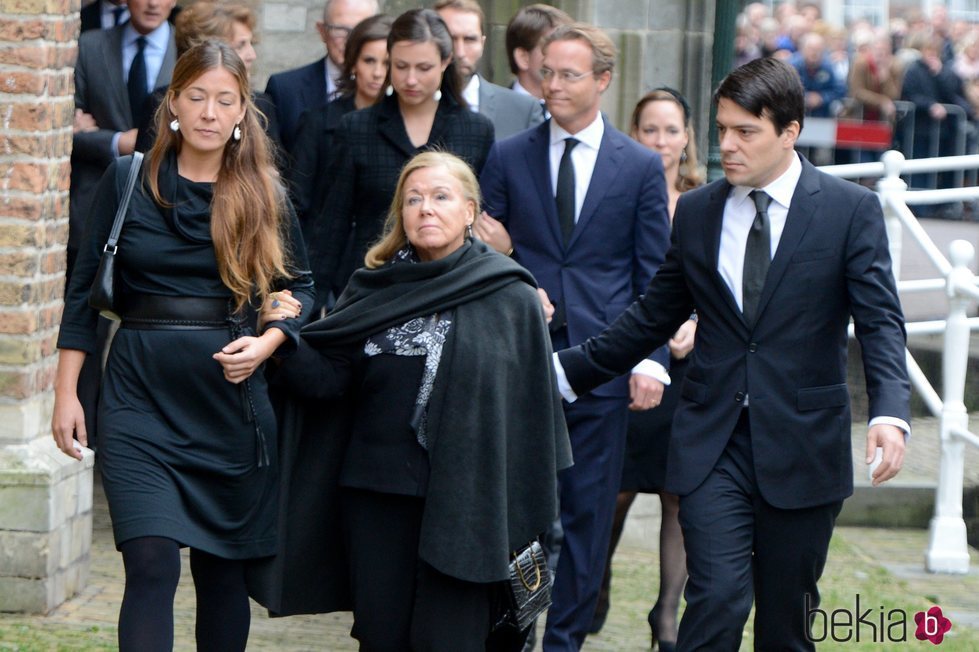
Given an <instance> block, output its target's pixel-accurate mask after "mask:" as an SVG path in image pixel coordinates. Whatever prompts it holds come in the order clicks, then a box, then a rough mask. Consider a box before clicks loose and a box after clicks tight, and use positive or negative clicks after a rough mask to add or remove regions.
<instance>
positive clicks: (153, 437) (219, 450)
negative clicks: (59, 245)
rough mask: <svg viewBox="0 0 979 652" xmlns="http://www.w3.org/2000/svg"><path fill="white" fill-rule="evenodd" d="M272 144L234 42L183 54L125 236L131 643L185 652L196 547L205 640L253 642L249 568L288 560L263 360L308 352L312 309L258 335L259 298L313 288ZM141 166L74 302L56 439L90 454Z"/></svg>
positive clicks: (125, 501) (116, 443)
mask: <svg viewBox="0 0 979 652" xmlns="http://www.w3.org/2000/svg"><path fill="white" fill-rule="evenodd" d="M269 148H270V145H269V142H268V139H267V137H266V135H265V133H264V130H263V129H262V127H261V125H260V124H259V122H258V119H257V112H256V110H255V106H254V104H253V103H252V101H251V93H250V91H249V85H248V75H247V72H246V69H245V65H244V64H243V63H242V60H241V59H240V58H239V57H238V55H237V54H236V53H235V52H234V50H232V49H231V47H229V46H228V45H226V44H224V43H219V42H216V41H207V42H205V43H202V44H200V45H197V46H195V47H193V48H191V49H190V50H188V51H187V52H186V53H185V54H184V55H183V56H181V58H180V59H179V60H178V61H177V65H176V68H175V69H174V73H173V79H172V81H171V84H170V87H169V89H168V90H167V94H166V98H165V102H164V106H163V107H162V108H161V110H160V111H159V112H158V118H157V137H156V141H155V143H154V145H153V148H152V150H151V151H150V153H149V155H148V156H147V161H146V163H145V164H144V166H143V169H142V170H141V177H140V183H139V184H138V185H137V187H136V190H135V192H134V193H133V196H132V199H131V202H130V204H129V209H128V211H127V214H126V219H125V223H124V225H123V228H122V235H121V237H120V239H119V245H118V255H117V265H116V277H115V293H116V303H117V305H116V307H117V308H118V312H119V314H120V316H121V319H122V321H121V324H120V328H119V331H118V333H117V334H116V336H115V339H114V341H113V344H112V348H111V352H110V354H109V358H108V363H107V366H106V371H105V375H104V378H103V386H102V401H101V403H100V406H99V421H98V423H99V424H100V431H99V438H100V448H99V456H100V462H101V470H102V481H103V485H104V487H105V492H106V497H107V498H108V502H109V512H110V516H111V518H112V527H113V534H114V537H115V541H116V546H117V547H118V549H119V550H120V551H121V552H122V558H123V563H124V565H125V572H126V589H125V594H124V596H123V600H122V605H121V608H120V614H119V647H120V649H121V650H140V651H144V650H170V649H172V647H173V596H174V592H175V590H176V587H177V582H178V580H179V577H180V548H181V547H190V549H191V552H190V565H191V572H192V574H193V578H194V585H195V588H196V592H197V629H196V633H197V645H198V649H208V650H210V649H216V650H217V649H219V650H243V649H244V648H245V642H246V641H247V638H248V628H249V621H250V612H249V603H248V594H247V590H246V587H245V569H244V562H245V560H248V559H252V558H256V557H262V556H267V555H270V554H272V553H273V552H274V548H275V512H274V510H275V506H276V502H277V500H276V492H277V485H276V472H275V468H276V465H275V454H276V422H275V418H274V415H273V412H272V407H271V404H270V401H269V397H268V392H267V387H266V385H265V380H264V377H263V374H262V373H260V370H261V367H262V365H263V363H264V362H265V360H267V359H268V358H269V357H270V356H272V355H273V354H274V353H276V352H277V351H280V350H283V349H286V348H287V347H294V346H295V342H296V341H297V339H298V331H299V327H300V326H301V325H302V322H303V319H302V318H300V319H295V320H288V321H282V322H276V323H273V324H271V325H269V327H268V328H265V329H263V331H262V332H261V334H255V331H254V329H253V327H252V324H254V310H253V306H259V305H261V304H262V302H264V301H266V299H268V297H269V296H271V295H273V294H274V292H275V291H276V290H279V289H288V290H290V291H291V292H292V295H293V297H295V298H297V299H298V300H299V301H300V302H302V303H305V304H307V305H309V304H311V303H312V300H313V295H312V282H311V280H310V275H309V273H308V272H306V271H303V270H305V269H306V268H307V264H306V259H305V254H304V248H303V244H302V236H301V235H300V231H299V225H298V222H297V220H296V219H295V216H294V214H293V212H292V209H291V207H290V206H289V203H288V199H287V198H286V193H285V190H284V188H283V186H282V183H281V182H280V180H279V177H278V173H277V172H276V169H275V166H274V164H273V162H272V157H271V154H270V151H269ZM131 165H132V161H131V159H128V158H123V159H120V160H119V161H117V162H115V163H113V164H112V165H111V166H110V167H109V169H108V170H107V171H106V173H105V176H104V177H103V178H102V181H101V183H100V185H99V188H98V190H97V195H96V201H95V203H94V205H93V208H92V212H91V215H90V216H89V231H88V238H87V242H86V243H85V246H84V248H83V249H82V250H81V252H80V255H79V259H78V263H77V265H76V268H75V272H74V274H73V275H72V278H71V283H70V285H69V287H68V290H67V294H66V297H65V312H64V317H63V320H62V324H61V332H60V334H59V337H58V347H59V349H60V351H59V358H58V371H57V377H56V380H55V405H54V416H53V419H52V433H53V435H54V439H55V441H56V443H57V445H58V447H59V448H60V449H61V450H62V451H63V452H64V453H66V454H68V455H71V456H73V457H75V458H78V459H80V458H81V452H80V448H79V444H80V445H81V446H84V445H86V443H87V433H86V432H85V426H84V424H85V421H84V415H83V412H82V408H81V405H80V404H79V402H78V399H77V394H76V385H77V379H78V370H79V368H80V367H81V364H82V362H83V361H84V359H85V356H86V354H88V353H90V352H91V351H92V347H93V343H94V338H95V323H96V318H97V313H96V311H95V310H94V309H92V308H90V307H89V306H88V304H87V296H88V291H89V286H90V285H91V284H92V280H93V278H94V276H95V272H96V268H97V266H98V263H99V256H100V254H101V250H102V246H103V244H104V243H105V241H106V235H107V233H108V231H109V228H110V226H111V224H112V221H113V217H114V215H115V212H116V209H117V206H118V204H119V199H118V197H119V195H120V193H121V190H122V186H123V185H124V184H123V183H122V182H121V181H120V179H125V178H126V176H127V173H128V170H129V169H130V167H131ZM256 372H259V373H256ZM76 437H77V439H78V442H77V443H76V442H75V441H74V440H75V438H76Z"/></svg>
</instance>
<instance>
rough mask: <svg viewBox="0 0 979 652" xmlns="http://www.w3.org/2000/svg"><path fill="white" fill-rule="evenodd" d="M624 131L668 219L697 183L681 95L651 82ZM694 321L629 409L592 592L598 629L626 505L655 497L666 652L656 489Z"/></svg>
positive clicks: (667, 521)
mask: <svg viewBox="0 0 979 652" xmlns="http://www.w3.org/2000/svg"><path fill="white" fill-rule="evenodd" d="M630 124H631V129H630V134H629V135H631V136H632V137H633V138H634V139H636V140H637V141H639V142H640V143H641V144H643V145H645V146H646V147H648V148H650V149H651V150H653V151H655V152H657V153H658V154H659V155H660V157H661V158H662V160H663V171H664V173H665V175H666V191H667V196H668V199H669V201H668V206H669V211H670V219H671V220H672V219H673V213H674V212H675V211H676V203H677V200H678V199H679V198H680V194H681V193H684V192H686V191H688V190H692V189H693V188H696V187H697V186H699V185H701V184H703V183H704V178H703V175H702V173H701V171H700V168H699V167H698V164H697V145H696V142H697V140H696V136H695V135H694V131H693V125H692V124H691V123H690V107H689V106H688V105H687V101H686V99H684V98H683V96H682V95H680V94H679V93H678V92H677V91H675V90H673V89H671V88H666V87H663V88H657V89H656V90H654V91H651V92H649V93H647V94H646V95H644V96H643V97H642V98H640V100H639V102H638V103H637V104H636V108H635V109H634V110H633V112H632V120H631V123H630ZM696 330H697V321H696V319H695V317H691V318H690V319H689V320H688V321H687V322H686V323H685V324H684V325H683V326H681V327H680V329H679V330H678V331H677V332H676V335H674V336H673V339H671V340H670V343H669V346H670V354H671V356H670V357H671V361H670V379H671V383H670V384H669V385H667V387H666V389H665V390H664V391H663V398H662V401H661V402H660V404H659V406H658V407H656V408H654V409H652V410H647V411H645V412H632V413H630V415H629V434H628V439H627V440H626V458H625V466H624V467H623V469H622V485H621V490H620V493H619V497H618V500H617V502H616V507H615V521H614V522H613V525H612V539H611V541H610V543H609V552H608V561H607V562H606V565H605V578H604V580H603V583H602V591H601V593H600V594H599V601H598V606H597V608H596V609H595V618H594V620H593V622H592V630H593V631H595V632H597V631H599V630H600V629H601V628H602V625H603V624H604V622H605V617H606V615H607V614H608V610H609V587H610V583H611V577H612V555H613V553H614V552H615V547H616V546H617V545H618V543H619V538H620V537H621V536H622V529H623V527H624V525H625V519H626V516H627V515H628V513H629V508H630V507H631V506H632V503H633V501H634V500H635V499H636V494H637V493H638V492H643V493H656V494H659V497H660V505H661V508H662V509H661V520H660V533H659V568H660V578H659V579H660V583H659V595H658V596H657V598H656V605H655V606H654V607H653V609H652V610H651V611H650V612H649V616H648V621H649V626H650V629H651V630H652V637H653V646H654V647H655V646H656V645H657V644H658V645H659V649H660V650H662V651H663V652H670V651H671V650H673V646H674V644H675V641H676V635H677V610H678V609H679V607H680V595H681V593H682V591H683V584H684V582H685V581H686V579H687V566H686V554H685V553H684V551H683V534H682V533H681V531H680V522H679V520H678V518H677V515H678V513H679V509H680V499H679V498H678V497H677V496H674V495H673V494H668V493H665V492H664V491H663V484H664V479H665V476H666V457H667V453H668V452H669V445H670V426H671V424H672V421H673V411H674V410H675V409H676V405H677V400H678V399H679V397H680V385H681V384H682V382H683V377H684V375H685V374H686V369H687V355H688V354H689V353H690V351H691V350H693V341H694V334H695V333H696Z"/></svg>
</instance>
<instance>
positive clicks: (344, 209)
mask: <svg viewBox="0 0 979 652" xmlns="http://www.w3.org/2000/svg"><path fill="white" fill-rule="evenodd" d="M493 139H494V131H493V123H492V122H490V121H489V119H487V118H486V117H485V116H482V115H479V114H478V113H473V112H472V111H470V110H469V109H467V108H464V107H461V106H459V105H458V104H456V103H455V102H454V101H453V100H452V99H450V98H449V97H448V96H446V97H443V98H442V101H441V102H440V103H439V107H438V112H437V113H436V114H435V122H434V123H433V124H432V131H431V133H430V135H429V138H428V142H427V143H426V144H425V145H423V146H421V147H415V146H414V145H412V144H411V140H410V139H409V138H408V132H407V131H406V130H405V125H404V120H402V118H401V112H400V110H399V109H398V98H397V96H395V95H392V96H390V97H385V98H384V99H383V100H382V101H381V102H379V103H378V104H375V105H374V106H372V107H370V108H367V109H363V110H360V111H354V112H353V113H348V114H347V115H345V116H343V118H342V119H341V120H340V125H339V126H338V127H337V130H336V132H334V136H333V152H332V158H331V160H332V163H331V166H330V167H331V172H330V176H331V177H332V178H333V187H332V188H331V189H330V193H329V194H328V195H327V197H326V202H325V203H324V205H323V206H322V207H321V208H320V210H319V211H318V213H317V214H316V216H315V224H313V225H312V226H308V227H307V230H306V232H307V233H308V234H309V239H308V242H307V246H308V247H309V253H310V264H311V265H312V266H313V275H314V277H315V278H316V284H317V286H319V287H321V288H330V287H343V285H344V284H346V281H347V279H348V278H349V277H350V274H351V273H352V272H353V270H354V269H356V268H357V267H360V266H361V265H362V264H363V260H364V254H366V253H367V249H368V248H369V247H370V245H371V244H372V243H373V242H374V241H375V240H376V239H377V238H378V236H380V234H381V230H382V228H383V225H384V220H385V218H386V216H387V212H388V208H390V205H391V199H392V197H394V189H395V186H396V185H397V183H398V175H399V174H400V173H401V168H402V167H404V164H405V163H407V162H408V160H409V159H410V158H411V157H413V156H414V155H415V154H418V153H419V152H422V151H425V150H432V149H438V150H442V151H446V152H451V153H453V154H455V155H457V156H459V157H461V158H462V159H464V160H465V161H466V162H467V163H469V165H470V166H471V167H472V168H473V170H474V171H475V172H476V173H477V174H478V173H479V171H480V170H481V169H482V167H483V163H484V162H485V161H486V157H487V156H488V155H489V150H490V147H491V146H492V145H493ZM348 237H352V238H353V243H352V252H353V253H352V256H351V260H352V261H353V263H352V266H351V267H345V266H344V264H343V262H344V260H345V257H344V256H343V252H344V250H345V249H346V246H347V238H348Z"/></svg>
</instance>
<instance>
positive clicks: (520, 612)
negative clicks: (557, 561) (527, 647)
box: [494, 541, 552, 632]
mask: <svg viewBox="0 0 979 652" xmlns="http://www.w3.org/2000/svg"><path fill="white" fill-rule="evenodd" d="M551 584H552V580H551V571H550V570H549V569H548V567H547V558H546V557H545V555H544V548H543V547H542V546H541V544H540V541H532V542H530V544H529V545H528V546H526V547H525V548H522V549H520V550H518V551H517V552H515V553H513V561H511V562H510V580H509V581H508V582H507V591H506V593H507V605H506V608H505V610H504V613H503V616H502V618H500V620H499V621H498V622H497V624H496V626H495V627H494V629H497V628H500V627H512V628H515V629H516V630H517V631H521V632H522V631H523V630H525V629H527V628H528V627H530V626H531V625H532V624H533V622H534V620H536V619H537V617H538V616H540V615H541V614H542V613H544V612H545V611H547V608H548V607H550V606H551Z"/></svg>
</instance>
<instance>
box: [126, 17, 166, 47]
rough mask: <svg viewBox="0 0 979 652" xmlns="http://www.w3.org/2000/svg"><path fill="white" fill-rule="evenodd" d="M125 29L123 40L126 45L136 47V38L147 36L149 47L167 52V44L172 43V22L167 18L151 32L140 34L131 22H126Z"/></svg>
mask: <svg viewBox="0 0 979 652" xmlns="http://www.w3.org/2000/svg"><path fill="white" fill-rule="evenodd" d="M125 30H126V31H125V34H124V36H123V40H122V42H123V43H125V44H126V45H132V46H133V47H136V39H138V38H139V37H140V36H145V37H146V45H147V46H148V47H151V48H153V49H156V50H159V51H160V52H166V50H167V46H168V45H169V44H170V22H169V21H166V20H165V21H163V23H162V24H161V25H160V26H159V27H157V28H156V29H154V30H153V31H152V32H150V33H149V34H140V33H139V32H137V31H136V28H135V27H133V24H132V23H131V22H128V23H126V27H125Z"/></svg>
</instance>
